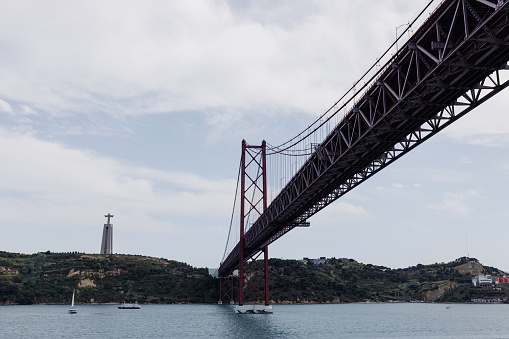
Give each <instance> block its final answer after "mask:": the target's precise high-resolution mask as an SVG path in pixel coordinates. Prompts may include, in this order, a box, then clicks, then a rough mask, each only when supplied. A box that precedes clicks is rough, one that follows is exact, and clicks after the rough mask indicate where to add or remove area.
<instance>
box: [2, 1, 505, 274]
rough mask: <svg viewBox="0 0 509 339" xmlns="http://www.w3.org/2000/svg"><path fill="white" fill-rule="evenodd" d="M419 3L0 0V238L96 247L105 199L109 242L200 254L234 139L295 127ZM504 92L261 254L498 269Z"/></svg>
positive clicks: (224, 185) (230, 194)
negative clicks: (472, 260) (470, 261)
mask: <svg viewBox="0 0 509 339" xmlns="http://www.w3.org/2000/svg"><path fill="white" fill-rule="evenodd" d="M427 2H428V1H427V0H419V1H417V0H416V1H407V0H369V1H347V0H334V1H333V0H331V1H325V0H324V1H295V0H291V1H290V0H287V1H269V0H262V1H234V0H230V1H228V0H215V1H212V0H203V1H199V0H196V1H156V0H153V1H151V0H147V1H126V0H118V1H114V0H109V1H94V0H90V1H76V0H60V1H52V0H47V1H23V0H17V1H7V0H0V4H1V8H2V11H1V12H0V55H1V57H0V157H1V162H0V177H1V178H2V180H0V232H1V236H0V250H4V251H9V252H21V253H35V252H39V251H47V250H50V251H53V252H68V251H80V252H87V253H98V252H99V248H100V242H101V236H102V230H103V224H104V223H105V222H106V218H104V215H105V214H108V213H111V214H113V215H114V217H113V218H112V223H113V225H114V226H113V229H114V239H113V248H114V252H117V253H125V254H140V255H148V256H153V257H162V258H168V259H174V260H178V261H183V262H187V263H189V264H191V265H193V266H198V267H205V266H207V267H216V266H218V264H219V261H220V260H221V258H222V254H223V250H224V246H225V242H226V236H227V233H228V226H229V222H230V215H231V210H232V205H233V199H234V192H235V184H236V178H237V170H238V163H239V159H240V153H241V141H242V139H246V140H247V142H248V143H250V144H255V145H257V144H260V142H261V140H263V139H265V140H267V141H268V142H269V143H271V144H278V143H280V142H282V141H285V140H286V139H289V138H291V137H293V136H294V135H296V134H297V133H298V132H300V130H301V129H303V128H304V127H305V126H307V125H308V124H310V123H311V122H312V121H313V120H314V119H315V118H316V117H317V116H319V115H320V114H322V113H323V112H324V111H325V110H326V109H327V108H328V107H330V106H331V105H332V104H333V103H334V102H335V101H336V100H337V99H338V98H339V97H340V96H341V95H342V94H343V93H344V92H345V91H346V90H347V89H348V88H349V87H350V86H351V85H352V84H353V83H354V82H355V81H356V80H357V79H358V78H359V77H360V75H362V73H363V72H364V71H365V70H366V69H367V68H368V67H369V66H370V65H371V64H372V63H373V62H375V60H376V59H377V57H379V56H380V54H381V53H382V52H383V51H384V50H385V49H386V48H387V47H388V45H389V44H390V43H391V42H392V40H393V39H394V38H395V36H396V27H398V26H401V25H404V24H405V23H408V22H409V21H410V20H411V19H413V18H414V17H415V15H416V14H417V13H418V12H419V11H420V10H421V9H422V8H423V7H424V5H425V4H426V3H427ZM430 11H431V9H430V10H429V11H428V12H430ZM508 93H509V92H502V93H501V94H499V95H498V96H497V97H495V98H494V99H491V101H490V102H488V103H486V104H484V106H481V107H480V108H478V109H476V110H474V111H473V112H471V113H469V114H468V115H467V116H466V117H464V118H462V119H461V120H460V121H458V122H456V123H455V124H454V125H453V126H451V127H449V128H448V129H446V130H445V131H443V132H441V133H440V134H439V135H437V136H435V137H434V138H432V139H431V140H429V141H427V142H426V143H425V144H423V145H422V146H419V147H418V148H417V149H416V150H414V151H412V152H410V153H409V154H408V155H406V156H404V157H403V158H402V159H400V160H398V161H397V162H395V163H394V164H392V165H391V166H389V167H388V168H386V169H384V170H383V171H381V172H380V173H378V174H377V175H375V176H374V177H373V178H371V179H369V180H368V181H367V182H365V183H363V184H362V185H360V186H359V187H358V188H356V189H355V190H353V191H352V192H350V193H348V194H347V195H345V196H344V197H343V198H341V199H339V200H338V201H337V202H335V203H334V204H333V205H331V206H329V207H327V208H326V209H325V210H323V211H321V212H320V213H319V214H318V215H316V216H314V217H312V218H311V219H310V220H309V221H310V222H311V227H310V228H302V229H296V230H293V231H292V232H290V233H288V234H287V235H285V236H284V237H283V238H281V239H279V240H278V241H277V242H275V243H274V244H272V245H271V246H270V248H269V254H270V255H271V256H272V257H278V258H280V257H281V258H294V259H300V258H302V257H311V258H314V257H320V256H326V257H348V258H354V259H356V260H358V261H360V262H364V263H372V264H377V265H384V266H389V267H392V268H398V267H407V266H412V265H416V264H418V263H422V264H430V263H435V262H442V261H444V262H448V261H451V260H454V259H456V258H459V257H461V256H465V255H467V253H468V254H469V255H470V256H472V257H476V258H478V259H479V260H480V261H481V262H482V263H483V264H486V265H489V266H496V267H499V268H501V269H504V270H507V271H509V263H508V262H507V243H508V239H509V229H508V227H507V223H508V219H509V208H508V206H507V205H508V201H509V199H508V198H507V196H506V192H507V191H509V179H508V177H509V176H508V174H509V153H508V152H507V148H508V147H509V137H508V136H509V118H508V115H507V114H506V112H507V109H506V107H507V104H508V102H509V94H508ZM269 170H270V169H269ZM235 222H236V223H235V225H237V226H238V220H236V221H235Z"/></svg>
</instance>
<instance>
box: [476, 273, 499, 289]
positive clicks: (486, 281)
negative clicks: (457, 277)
mask: <svg viewBox="0 0 509 339" xmlns="http://www.w3.org/2000/svg"><path fill="white" fill-rule="evenodd" d="M472 284H474V286H475V287H496V286H498V281H497V279H495V278H494V277H492V276H491V275H489V274H488V275H478V276H477V277H473V278H472Z"/></svg>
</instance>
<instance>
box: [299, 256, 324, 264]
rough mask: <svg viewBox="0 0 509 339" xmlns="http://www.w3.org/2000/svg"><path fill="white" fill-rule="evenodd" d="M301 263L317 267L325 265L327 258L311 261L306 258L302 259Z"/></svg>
mask: <svg viewBox="0 0 509 339" xmlns="http://www.w3.org/2000/svg"><path fill="white" fill-rule="evenodd" d="M299 261H300V262H303V263H308V262H310V263H312V264H315V265H323V264H325V262H326V261H327V258H326V257H320V258H318V259H310V258H308V257H304V258H302V260H299Z"/></svg>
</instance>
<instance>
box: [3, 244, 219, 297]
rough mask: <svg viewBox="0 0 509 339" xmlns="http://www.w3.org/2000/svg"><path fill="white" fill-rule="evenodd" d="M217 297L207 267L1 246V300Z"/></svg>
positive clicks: (148, 258)
mask: <svg viewBox="0 0 509 339" xmlns="http://www.w3.org/2000/svg"><path fill="white" fill-rule="evenodd" d="M74 289H76V302H77V303H120V302H122V301H124V300H125V301H138V302H141V303H177V302H181V303H201V302H217V297H216V295H215V279H213V278H212V277H211V276H209V275H208V272H207V270H206V269H203V268H194V267H191V266H189V265H187V264H185V263H180V262H176V261H172V260H166V259H156V258H150V257H143V256H132V255H98V254H95V255H90V254H79V253H50V252H45V253H37V254H32V255H23V254H14V253H5V252H0V303H4V304H6V303H13V304H34V303H68V302H69V301H70V298H71V295H72V291H73V290H74Z"/></svg>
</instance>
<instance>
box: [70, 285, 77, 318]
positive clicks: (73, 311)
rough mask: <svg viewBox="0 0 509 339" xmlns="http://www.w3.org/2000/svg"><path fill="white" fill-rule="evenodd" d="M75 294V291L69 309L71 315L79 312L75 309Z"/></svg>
mask: <svg viewBox="0 0 509 339" xmlns="http://www.w3.org/2000/svg"><path fill="white" fill-rule="evenodd" d="M74 292H75V290H73V291H72V303H71V307H69V311H68V312H69V314H75V313H77V312H78V310H77V309H76V307H74Z"/></svg>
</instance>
